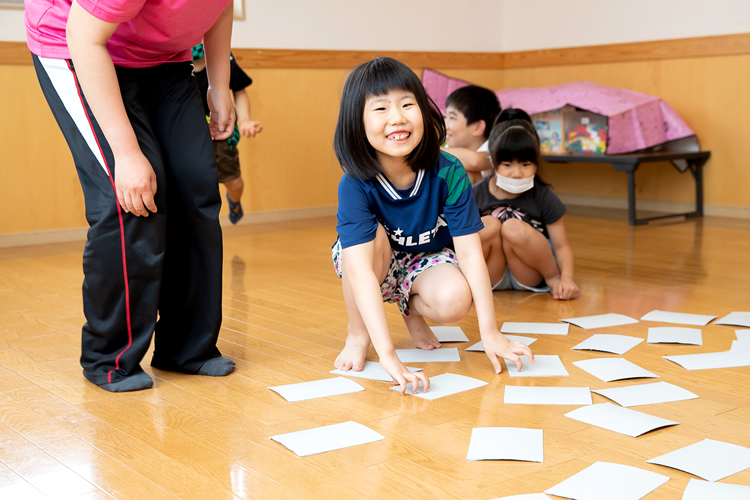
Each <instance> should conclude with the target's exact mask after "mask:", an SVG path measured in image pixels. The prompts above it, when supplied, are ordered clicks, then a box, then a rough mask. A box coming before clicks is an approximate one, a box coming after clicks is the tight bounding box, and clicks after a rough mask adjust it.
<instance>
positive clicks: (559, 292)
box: [473, 109, 579, 300]
mask: <svg viewBox="0 0 750 500" xmlns="http://www.w3.org/2000/svg"><path fill="white" fill-rule="evenodd" d="M489 149H490V155H491V159H492V163H493V165H495V174H494V175H492V176H491V177H486V178H484V179H483V180H482V181H480V182H478V183H477V184H476V185H475V186H474V188H473V189H474V197H475V198H476V200H477V205H478V206H479V210H480V212H481V214H482V222H483V223H484V229H482V231H481V232H480V233H479V235H480V238H481V240H482V249H483V252H484V257H485V260H486V263H487V270H488V272H489V276H490V281H491V282H492V283H493V287H492V289H493V290H527V291H531V292H549V293H550V294H551V295H552V297H553V298H555V299H558V300H568V299H574V298H576V297H578V293H579V289H578V285H576V283H575V281H573V251H572V250H571V248H570V244H569V243H568V236H567V233H566V231H565V224H564V223H563V215H565V212H566V210H567V208H566V206H565V205H564V204H563V203H562V202H561V201H560V198H558V197H557V195H556V194H555V193H554V191H552V189H551V188H550V187H549V185H548V184H547V183H546V182H545V181H544V180H543V179H542V177H541V176H540V175H539V161H540V156H541V155H540V152H539V137H538V135H537V133H536V130H535V129H534V125H533V124H532V123H531V119H530V118H529V117H528V115H527V114H526V113H524V112H523V111H520V110H514V109H507V110H503V112H502V113H501V114H500V116H498V120H497V123H496V125H495V126H494V127H493V129H492V132H491V133H490V138H489Z"/></svg>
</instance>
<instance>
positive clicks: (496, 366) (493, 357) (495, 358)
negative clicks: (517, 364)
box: [486, 350, 503, 373]
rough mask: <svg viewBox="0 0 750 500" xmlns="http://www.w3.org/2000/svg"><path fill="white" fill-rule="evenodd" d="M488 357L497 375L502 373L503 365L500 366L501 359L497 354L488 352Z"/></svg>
mask: <svg viewBox="0 0 750 500" xmlns="http://www.w3.org/2000/svg"><path fill="white" fill-rule="evenodd" d="M486 353H487V357H488V358H490V362H491V363H492V367H493V368H494V369H495V373H500V372H502V371H503V365H501V364H500V359H499V357H498V356H497V355H496V354H493V353H492V352H491V351H489V350H487V351H486Z"/></svg>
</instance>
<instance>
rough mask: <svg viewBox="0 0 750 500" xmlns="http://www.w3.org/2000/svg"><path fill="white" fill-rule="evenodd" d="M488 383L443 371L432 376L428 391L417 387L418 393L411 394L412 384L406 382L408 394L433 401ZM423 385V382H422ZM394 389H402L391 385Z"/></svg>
mask: <svg viewBox="0 0 750 500" xmlns="http://www.w3.org/2000/svg"><path fill="white" fill-rule="evenodd" d="M485 385H487V382H485V381H483V380H478V379H475V378H471V377H466V376H464V375H456V374H455V373H443V374H442V375H437V376H435V377H430V390H429V391H427V393H425V392H424V389H423V388H422V390H420V389H417V393H416V394H411V388H412V384H411V382H410V383H408V384H406V394H410V395H413V396H416V397H418V398H422V399H427V400H430V401H432V400H433V399H438V398H444V397H445V396H452V395H453V394H458V393H459V392H464V391H470V390H471V389H476V388H477V387H482V386H485ZM420 387H421V384H420ZM391 390H392V391H399V390H401V387H400V386H394V387H391Z"/></svg>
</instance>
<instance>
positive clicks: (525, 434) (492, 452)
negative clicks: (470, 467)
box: [466, 427, 544, 462]
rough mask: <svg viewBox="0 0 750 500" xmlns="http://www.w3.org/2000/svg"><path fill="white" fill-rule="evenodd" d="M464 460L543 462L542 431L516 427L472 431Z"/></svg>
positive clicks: (482, 428) (486, 428)
mask: <svg viewBox="0 0 750 500" xmlns="http://www.w3.org/2000/svg"><path fill="white" fill-rule="evenodd" d="M466 460H468V461H474V460H519V461H523V462H544V439H543V436H542V430H541V429H522V428H518V427H480V428H476V429H472V431H471V442H470V443H469V452H468V453H467V454H466Z"/></svg>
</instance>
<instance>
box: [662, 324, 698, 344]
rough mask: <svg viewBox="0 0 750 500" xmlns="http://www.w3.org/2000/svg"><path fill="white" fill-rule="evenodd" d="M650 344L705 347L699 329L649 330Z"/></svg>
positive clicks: (664, 328) (668, 328)
mask: <svg viewBox="0 0 750 500" xmlns="http://www.w3.org/2000/svg"><path fill="white" fill-rule="evenodd" d="M648 343H649V344H691V345H703V333H702V332H701V331H700V330H699V329H697V328H682V327H675V326H660V327H656V328H649V329H648Z"/></svg>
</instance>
